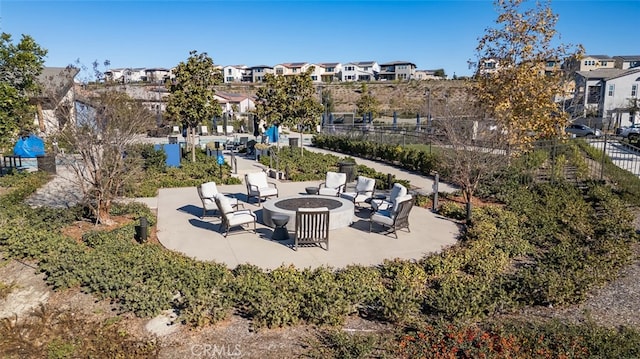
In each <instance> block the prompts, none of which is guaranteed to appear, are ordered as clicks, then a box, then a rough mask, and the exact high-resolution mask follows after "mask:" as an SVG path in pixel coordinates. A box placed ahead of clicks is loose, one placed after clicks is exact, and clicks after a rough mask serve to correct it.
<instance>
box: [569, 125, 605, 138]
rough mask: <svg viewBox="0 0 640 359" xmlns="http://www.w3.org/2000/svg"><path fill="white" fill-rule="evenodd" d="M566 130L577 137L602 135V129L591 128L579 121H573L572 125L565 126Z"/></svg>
mask: <svg viewBox="0 0 640 359" xmlns="http://www.w3.org/2000/svg"><path fill="white" fill-rule="evenodd" d="M564 130H565V132H567V133H570V134H572V135H575V137H586V136H592V137H600V136H602V131H600V130H598V129H597V128H591V127H589V126H587V125H580V124H577V123H572V124H571V125H569V126H567V128H565V129H564Z"/></svg>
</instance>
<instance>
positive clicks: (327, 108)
mask: <svg viewBox="0 0 640 359" xmlns="http://www.w3.org/2000/svg"><path fill="white" fill-rule="evenodd" d="M321 96H322V107H323V108H324V113H325V114H330V113H332V112H335V110H336V109H335V107H336V106H335V101H334V100H333V95H332V94H331V91H330V90H329V89H323V90H322V93H321Z"/></svg>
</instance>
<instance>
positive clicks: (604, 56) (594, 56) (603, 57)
mask: <svg viewBox="0 0 640 359" xmlns="http://www.w3.org/2000/svg"><path fill="white" fill-rule="evenodd" d="M587 57H593V58H594V59H598V60H613V58H612V57H611V56H609V55H585V56H584V57H583V58H587Z"/></svg>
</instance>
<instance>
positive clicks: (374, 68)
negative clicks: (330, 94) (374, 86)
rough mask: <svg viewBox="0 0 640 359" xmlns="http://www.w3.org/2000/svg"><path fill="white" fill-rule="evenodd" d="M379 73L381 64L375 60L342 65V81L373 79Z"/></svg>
mask: <svg viewBox="0 0 640 359" xmlns="http://www.w3.org/2000/svg"><path fill="white" fill-rule="evenodd" d="M379 73H380V65H378V63H377V62H375V61H360V62H349V63H346V64H344V65H343V66H342V71H341V72H340V81H345V82H349V81H373V80H377V79H378V74H379Z"/></svg>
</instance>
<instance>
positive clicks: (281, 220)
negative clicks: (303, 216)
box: [271, 214, 289, 241]
mask: <svg viewBox="0 0 640 359" xmlns="http://www.w3.org/2000/svg"><path fill="white" fill-rule="evenodd" d="M271 221H272V222H273V226H274V229H273V234H271V239H273V240H276V241H284V240H287V239H289V231H288V230H287V223H288V222H289V216H285V215H282V214H274V215H272V216H271Z"/></svg>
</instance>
